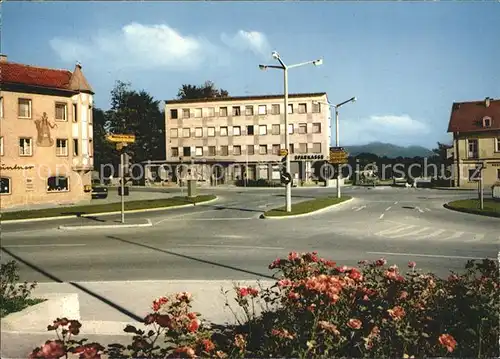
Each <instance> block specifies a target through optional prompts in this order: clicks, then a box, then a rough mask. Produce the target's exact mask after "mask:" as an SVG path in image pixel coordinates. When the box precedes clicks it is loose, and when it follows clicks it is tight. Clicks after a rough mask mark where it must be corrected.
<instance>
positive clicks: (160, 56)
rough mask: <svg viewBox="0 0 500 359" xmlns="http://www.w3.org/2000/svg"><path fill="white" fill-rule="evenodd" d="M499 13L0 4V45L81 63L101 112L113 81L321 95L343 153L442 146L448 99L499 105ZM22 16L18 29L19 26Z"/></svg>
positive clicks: (480, 9)
mask: <svg viewBox="0 0 500 359" xmlns="http://www.w3.org/2000/svg"><path fill="white" fill-rule="evenodd" d="M499 18H500V3H498V2H497V3H494V2H480V3H477V2H458V1H457V2H425V3H424V2H373V3H369V2H241V3H239V2H225V1H224V2H184V3H183V2H70V1H67V2H4V3H3V4H2V20H3V27H2V41H1V43H2V48H1V51H2V52H3V53H5V54H7V55H8V57H9V59H10V60H11V61H14V62H21V63H28V64H33V65H39V66H47V67H56V68H67V69H70V70H72V69H73V68H74V64H75V62H76V61H77V60H78V61H80V62H81V63H82V65H83V71H84V73H85V74H86V76H87V78H88V80H89V82H90V83H91V85H92V86H93V88H94V90H95V92H96V104H97V106H99V107H101V108H104V109H107V108H108V107H109V99H110V94H109V93H110V90H111V89H112V87H113V85H114V83H115V81H116V80H122V81H129V82H131V83H132V86H133V87H134V88H135V89H145V90H147V91H149V92H150V93H151V94H152V95H153V96H155V97H156V98H158V99H160V100H168V99H172V98H175V96H176V94H177V90H178V88H179V87H180V86H181V85H182V84H184V83H192V84H201V83H203V82H204V81H206V80H212V81H214V82H215V83H216V85H217V86H219V87H222V88H224V89H226V90H228V91H229V93H230V94H231V95H234V96H241V95H257V94H268V93H282V87H283V84H282V73H281V72H280V71H266V72H264V71H260V70H259V69H258V64H259V63H268V64H272V63H273V59H272V58H271V51H272V50H277V51H278V52H279V53H280V55H281V56H282V58H283V59H284V61H285V62H287V63H289V64H292V63H296V62H302V61H308V60H314V59H316V58H319V57H322V58H323V59H324V64H323V65H322V66H319V67H314V66H310V67H303V68H297V69H293V70H290V79H289V86H290V92H322V91H325V92H327V93H328V97H329V100H330V101H331V102H335V103H339V102H342V101H344V100H346V99H348V98H350V97H352V96H356V97H357V98H358V101H357V102H356V103H351V104H348V105H346V106H345V107H342V108H341V111H340V121H341V126H340V131H341V132H340V135H341V145H351V144H364V143H367V142H371V141H382V142H390V143H395V144H399V145H423V146H426V147H433V146H435V143H436V141H447V140H448V139H449V135H448V134H446V129H447V124H448V120H449V115H450V108H451V104H452V102H453V101H467V100H480V99H484V98H485V97H486V96H490V97H493V98H499V97H500V45H499V40H498V38H499V35H500V21H498V19H499ZM20 19H22V21H20Z"/></svg>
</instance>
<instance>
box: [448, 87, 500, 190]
mask: <svg viewBox="0 0 500 359" xmlns="http://www.w3.org/2000/svg"><path fill="white" fill-rule="evenodd" d="M448 132H451V133H453V150H452V151H451V153H452V156H453V166H452V168H453V177H454V186H456V187H477V181H475V180H474V173H475V172H476V168H478V166H482V165H484V166H485V167H484V169H483V170H482V177H483V183H484V186H491V185H492V184H494V183H495V182H497V181H500V100H494V99H491V98H489V97H487V98H486V99H485V100H483V101H473V102H456V103H453V107H452V109H451V116H450V122H449V126H448Z"/></svg>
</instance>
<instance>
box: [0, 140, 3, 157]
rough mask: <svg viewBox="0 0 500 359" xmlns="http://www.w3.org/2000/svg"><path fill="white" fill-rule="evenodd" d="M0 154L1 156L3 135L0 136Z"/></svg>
mask: <svg viewBox="0 0 500 359" xmlns="http://www.w3.org/2000/svg"><path fill="white" fill-rule="evenodd" d="M0 156H3V136H1V137H0Z"/></svg>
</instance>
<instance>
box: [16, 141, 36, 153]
mask: <svg viewBox="0 0 500 359" xmlns="http://www.w3.org/2000/svg"><path fill="white" fill-rule="evenodd" d="M31 155H33V139H32V138H20V139H19V156H31Z"/></svg>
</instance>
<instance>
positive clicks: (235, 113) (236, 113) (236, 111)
mask: <svg viewBox="0 0 500 359" xmlns="http://www.w3.org/2000/svg"><path fill="white" fill-rule="evenodd" d="M233 116H241V108H240V106H233Z"/></svg>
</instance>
